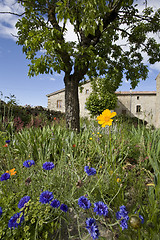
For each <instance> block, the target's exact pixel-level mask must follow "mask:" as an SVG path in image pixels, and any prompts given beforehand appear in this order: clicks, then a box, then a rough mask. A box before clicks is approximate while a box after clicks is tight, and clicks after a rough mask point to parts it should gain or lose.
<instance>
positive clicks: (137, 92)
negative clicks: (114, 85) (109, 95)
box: [115, 91, 156, 95]
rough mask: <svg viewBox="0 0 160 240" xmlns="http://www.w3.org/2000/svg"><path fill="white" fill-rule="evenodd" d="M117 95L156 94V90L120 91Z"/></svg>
mask: <svg viewBox="0 0 160 240" xmlns="http://www.w3.org/2000/svg"><path fill="white" fill-rule="evenodd" d="M115 93H116V94H117V95H130V94H132V95H155V94H156V91H131V92H130V91H119V92H115Z"/></svg>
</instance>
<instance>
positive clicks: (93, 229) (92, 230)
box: [86, 218, 99, 239]
mask: <svg viewBox="0 0 160 240" xmlns="http://www.w3.org/2000/svg"><path fill="white" fill-rule="evenodd" d="M86 229H87V230H88V232H89V234H90V235H91V237H92V238H93V239H97V238H98V236H99V230H98V226H97V225H96V221H95V219H93V218H87V220H86Z"/></svg>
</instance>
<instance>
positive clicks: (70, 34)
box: [65, 21, 78, 42]
mask: <svg viewBox="0 0 160 240" xmlns="http://www.w3.org/2000/svg"><path fill="white" fill-rule="evenodd" d="M66 29H67V32H66V34H65V39H66V41H67V42H69V41H73V42H78V38H77V35H76V34H75V32H74V27H73V25H72V24H71V23H70V22H69V21H67V24H66Z"/></svg>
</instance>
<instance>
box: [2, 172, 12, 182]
mask: <svg viewBox="0 0 160 240" xmlns="http://www.w3.org/2000/svg"><path fill="white" fill-rule="evenodd" d="M9 178H10V174H9V173H3V174H2V175H1V178H0V180H1V182H2V181H6V180H7V179H9Z"/></svg>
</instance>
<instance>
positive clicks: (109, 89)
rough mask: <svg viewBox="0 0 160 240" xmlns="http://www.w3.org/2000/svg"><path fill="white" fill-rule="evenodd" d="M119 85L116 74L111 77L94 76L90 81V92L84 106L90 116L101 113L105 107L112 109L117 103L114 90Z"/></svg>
mask: <svg viewBox="0 0 160 240" xmlns="http://www.w3.org/2000/svg"><path fill="white" fill-rule="evenodd" d="M117 85H119V80H118V78H116V74H113V76H112V78H111V79H109V77H106V78H96V79H93V80H92V81H91V86H92V92H91V94H90V96H89V97H88V98H87V100H86V108H87V109H88V110H89V111H90V113H91V115H92V116H96V115H99V114H101V113H102V112H103V111H104V110H105V109H114V108H115V107H116V104H117V96H116V94H115V91H116V89H117Z"/></svg>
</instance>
